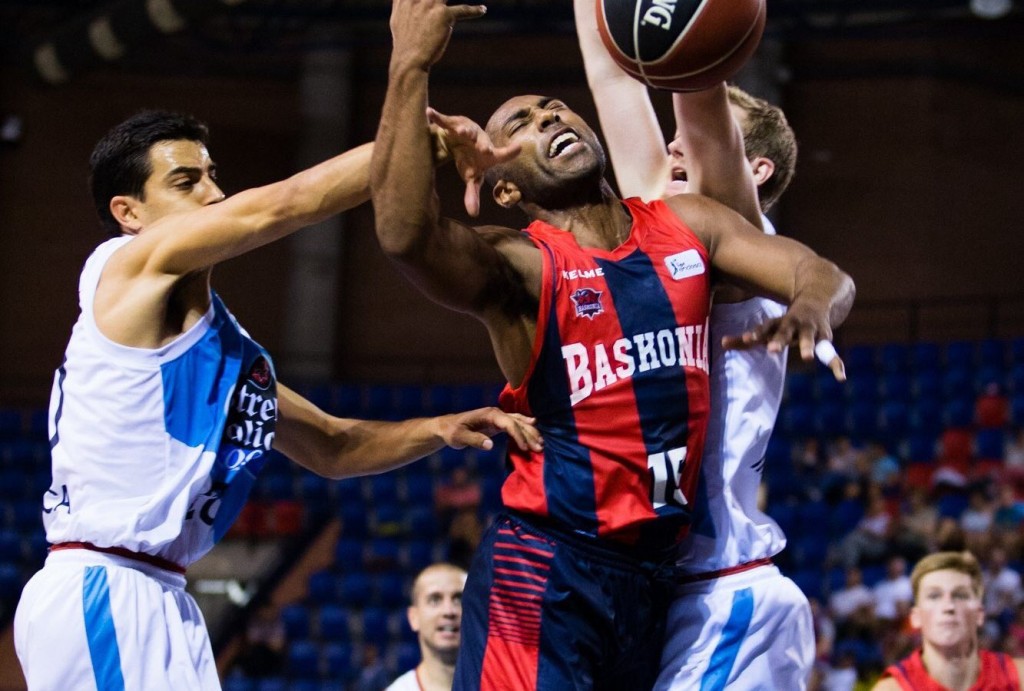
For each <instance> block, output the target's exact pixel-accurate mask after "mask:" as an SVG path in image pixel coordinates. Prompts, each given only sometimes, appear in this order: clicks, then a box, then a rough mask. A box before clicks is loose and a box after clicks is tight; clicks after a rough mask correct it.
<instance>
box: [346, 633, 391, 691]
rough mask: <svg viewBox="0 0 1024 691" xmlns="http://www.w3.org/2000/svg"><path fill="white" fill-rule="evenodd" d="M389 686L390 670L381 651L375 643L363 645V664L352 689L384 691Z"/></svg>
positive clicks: (353, 690) (354, 690)
mask: <svg viewBox="0 0 1024 691" xmlns="http://www.w3.org/2000/svg"><path fill="white" fill-rule="evenodd" d="M387 687H388V670H387V668H386V667H385V666H384V660H382V659H381V657H380V651H379V650H378V649H377V646H376V645H374V644H373V643H366V644H365V645H363V664H362V665H361V669H360V670H359V677H358V678H357V679H356V681H355V684H354V685H353V687H352V691H384V690H385V689H386V688H387Z"/></svg>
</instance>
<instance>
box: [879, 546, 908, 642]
mask: <svg viewBox="0 0 1024 691" xmlns="http://www.w3.org/2000/svg"><path fill="white" fill-rule="evenodd" d="M872 594H873V595H874V598H875V617H877V618H878V620H879V623H881V624H883V625H888V626H889V627H890V628H891V625H892V624H896V623H898V622H900V621H902V620H903V618H904V617H905V616H906V615H907V613H908V612H909V610H910V604H911V603H912V602H913V600H914V591H913V589H912V588H911V587H910V577H909V576H908V575H907V560H906V559H904V558H903V557H899V556H896V557H890V559H889V562H888V564H887V565H886V574H885V578H884V579H883V580H881V581H879V582H878V583H877V584H876V585H875V587H874V588H873V589H872Z"/></svg>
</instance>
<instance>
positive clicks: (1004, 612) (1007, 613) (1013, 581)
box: [982, 547, 1024, 624]
mask: <svg viewBox="0 0 1024 691" xmlns="http://www.w3.org/2000/svg"><path fill="white" fill-rule="evenodd" d="M982 582H983V583H984V585H985V597H984V598H983V599H982V602H983V603H984V605H985V614H986V615H988V616H989V617H992V618H993V619H996V620H997V621H999V622H1000V623H1001V624H1002V623H1006V624H1008V623H1009V621H1010V619H1012V618H1013V617H1014V616H1015V615H1016V612H1017V607H1018V606H1019V605H1020V604H1021V603H1022V602H1024V592H1021V577H1020V573H1018V572H1017V571H1016V570H1015V569H1013V568H1012V567H1011V566H1010V564H1009V560H1008V558H1007V555H1006V550H1005V549H1003V548H1002V547H993V548H992V549H991V550H990V551H989V554H988V560H987V561H986V563H985V567H984V568H983V569H982Z"/></svg>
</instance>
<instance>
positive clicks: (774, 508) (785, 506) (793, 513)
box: [768, 501, 799, 539]
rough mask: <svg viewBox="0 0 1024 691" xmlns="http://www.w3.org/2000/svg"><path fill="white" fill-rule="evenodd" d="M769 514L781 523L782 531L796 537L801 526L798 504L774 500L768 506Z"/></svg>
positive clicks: (790, 536)
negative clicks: (798, 516)
mask: <svg viewBox="0 0 1024 691" xmlns="http://www.w3.org/2000/svg"><path fill="white" fill-rule="evenodd" d="M768 515H769V516H771V517H772V519H773V520H774V521H775V522H776V523H778V524H779V527H780V528H782V532H783V533H785V534H786V536H787V537H789V538H791V539H792V538H795V537H796V534H797V530H798V527H799V520H798V518H797V509H796V505H795V504H792V503H790V502H788V501H779V502H773V503H772V504H770V505H769V506H768Z"/></svg>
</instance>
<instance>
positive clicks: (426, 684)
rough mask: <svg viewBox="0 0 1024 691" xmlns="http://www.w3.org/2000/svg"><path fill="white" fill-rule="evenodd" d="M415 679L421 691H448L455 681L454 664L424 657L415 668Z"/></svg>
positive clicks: (428, 656)
mask: <svg viewBox="0 0 1024 691" xmlns="http://www.w3.org/2000/svg"><path fill="white" fill-rule="evenodd" d="M416 678H417V680H418V681H419V683H420V686H421V687H422V688H423V691H450V690H451V688H452V684H453V683H454V681H455V662H454V661H453V662H451V663H450V664H449V663H448V662H445V661H444V660H439V659H438V658H436V657H433V656H430V655H425V656H424V657H423V662H421V663H420V664H419V666H418V667H417V668H416Z"/></svg>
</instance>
